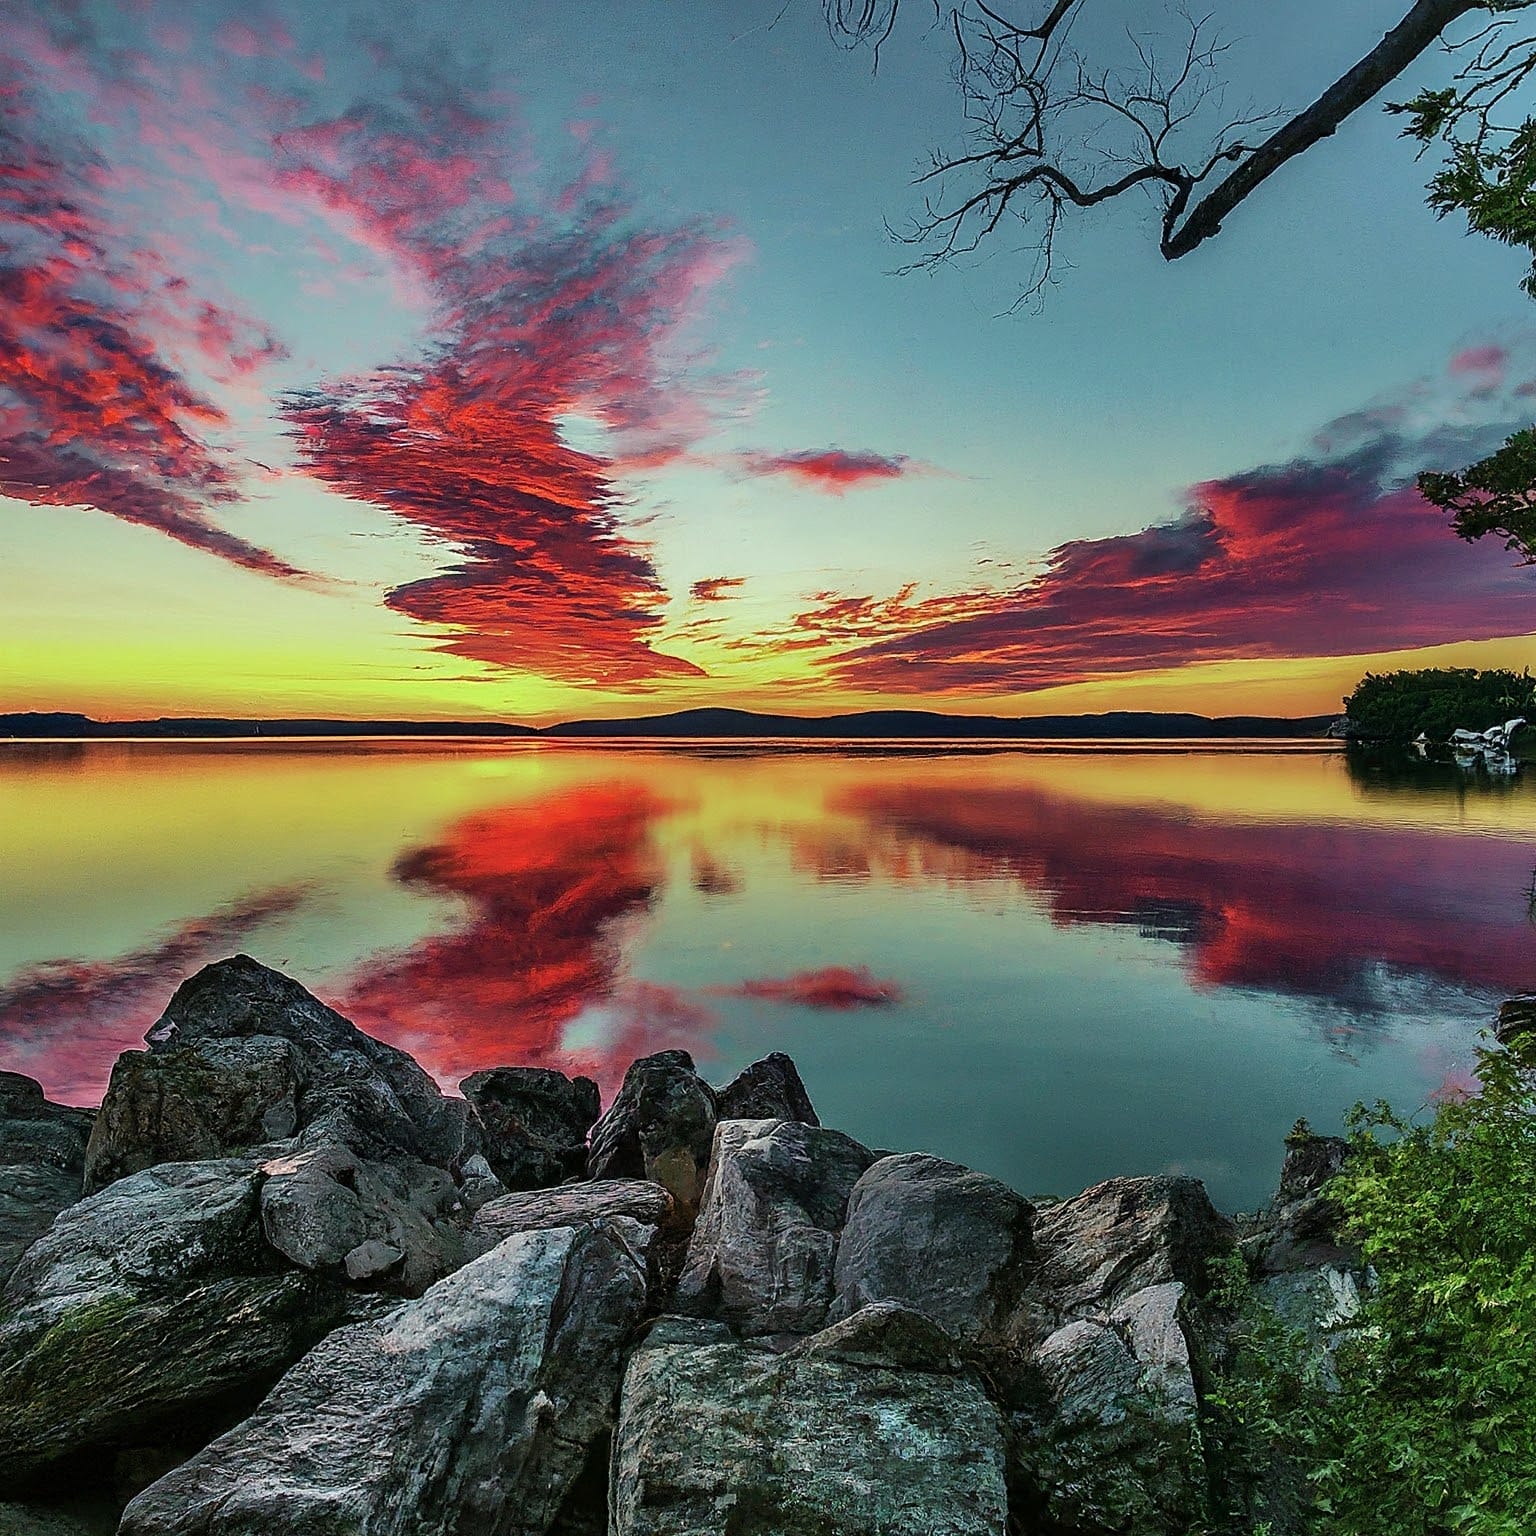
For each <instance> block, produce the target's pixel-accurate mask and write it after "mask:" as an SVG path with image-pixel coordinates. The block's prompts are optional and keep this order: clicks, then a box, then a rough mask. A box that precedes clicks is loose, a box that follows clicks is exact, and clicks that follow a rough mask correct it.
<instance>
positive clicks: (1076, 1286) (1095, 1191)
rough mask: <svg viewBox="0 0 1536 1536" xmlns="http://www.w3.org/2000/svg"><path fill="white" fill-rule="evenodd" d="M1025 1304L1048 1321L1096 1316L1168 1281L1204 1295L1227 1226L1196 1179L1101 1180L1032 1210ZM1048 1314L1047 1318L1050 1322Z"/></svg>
mask: <svg viewBox="0 0 1536 1536" xmlns="http://www.w3.org/2000/svg"><path fill="white" fill-rule="evenodd" d="M1034 1232H1035V1248H1036V1253H1037V1256H1038V1266H1037V1269H1036V1273H1035V1277H1034V1280H1033V1281H1032V1283H1031V1286H1030V1302H1031V1306H1032V1307H1033V1308H1034V1309H1035V1310H1036V1311H1037V1312H1038V1314H1040V1315H1041V1316H1043V1317H1044V1318H1045V1319H1046V1327H1047V1331H1049V1327H1050V1326H1054V1322H1061V1321H1065V1320H1067V1319H1069V1318H1074V1317H1085V1316H1091V1317H1096V1318H1102V1317H1103V1316H1105V1315H1106V1314H1108V1313H1110V1312H1112V1311H1113V1310H1114V1308H1115V1307H1116V1306H1117V1305H1118V1304H1119V1303H1120V1302H1121V1301H1123V1300H1124V1299H1125V1298H1126V1297H1127V1296H1129V1295H1131V1294H1132V1293H1133V1292H1136V1291H1140V1290H1145V1289H1146V1287H1148V1286H1149V1285H1161V1284H1163V1283H1165V1282H1167V1281H1170V1280H1178V1281H1181V1282H1183V1284H1184V1285H1185V1286H1187V1287H1188V1288H1189V1289H1190V1290H1191V1291H1193V1292H1195V1293H1197V1294H1203V1293H1204V1291H1205V1290H1206V1289H1207V1286H1208V1284H1209V1266H1210V1261H1211V1259H1212V1258H1214V1257H1215V1256H1216V1254H1218V1253H1221V1252H1224V1251H1226V1250H1227V1249H1229V1248H1230V1247H1231V1246H1232V1242H1233V1227H1232V1223H1231V1222H1230V1221H1228V1220H1227V1218H1226V1217H1225V1216H1223V1215H1221V1214H1220V1212H1218V1211H1217V1209H1216V1208H1215V1206H1213V1205H1212V1204H1211V1201H1210V1197H1209V1196H1208V1195H1207V1194H1206V1192H1205V1186H1204V1185H1203V1184H1202V1183H1201V1182H1200V1181H1199V1180H1198V1179H1190V1178H1183V1177H1175V1176H1171V1175H1167V1174H1159V1175H1156V1176H1154V1177H1151V1178H1141V1179H1107V1180H1106V1181H1105V1182H1104V1183H1102V1184H1095V1185H1094V1186H1093V1187H1092V1188H1091V1189H1085V1190H1084V1191H1083V1192H1082V1194H1080V1195H1076V1196H1074V1197H1073V1198H1072V1199H1070V1200H1063V1201H1060V1202H1059V1203H1058V1204H1056V1205H1047V1206H1042V1207H1040V1208H1039V1209H1037V1210H1036V1212H1035V1228H1034ZM1052 1319H1053V1320H1054V1322H1052V1321H1051V1320H1052Z"/></svg>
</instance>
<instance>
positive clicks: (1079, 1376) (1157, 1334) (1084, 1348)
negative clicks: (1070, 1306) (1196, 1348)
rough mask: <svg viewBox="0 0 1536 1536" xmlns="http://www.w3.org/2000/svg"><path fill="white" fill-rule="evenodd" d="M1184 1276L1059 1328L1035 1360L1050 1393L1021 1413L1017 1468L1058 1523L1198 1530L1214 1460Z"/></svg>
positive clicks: (1043, 1513)
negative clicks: (1204, 1433) (1206, 1438)
mask: <svg viewBox="0 0 1536 1536" xmlns="http://www.w3.org/2000/svg"><path fill="white" fill-rule="evenodd" d="M1184 1305H1185V1293H1184V1287H1183V1285H1182V1284H1180V1283H1179V1282H1177V1281H1171V1282H1168V1283H1165V1284H1160V1285H1154V1286H1149V1287H1147V1288H1146V1289H1145V1290H1141V1291H1137V1292H1134V1293H1133V1294H1132V1295H1130V1296H1128V1297H1126V1298H1125V1299H1124V1300H1123V1301H1122V1302H1121V1303H1120V1304H1119V1305H1118V1306H1117V1307H1115V1308H1114V1310H1113V1311H1112V1312H1111V1313H1110V1314H1109V1316H1108V1317H1106V1318H1104V1319H1103V1320H1101V1321H1093V1320H1089V1319H1087V1318H1079V1319H1076V1320H1075V1321H1073V1322H1070V1323H1067V1324H1065V1325H1064V1326H1063V1327H1061V1328H1059V1329H1057V1330H1056V1331H1055V1332H1054V1333H1052V1334H1051V1335H1050V1336H1049V1337H1048V1338H1047V1339H1046V1340H1045V1341H1044V1342H1043V1343H1042V1344H1041V1345H1040V1347H1039V1349H1038V1351H1037V1352H1036V1355H1035V1364H1036V1366H1037V1368H1038V1370H1039V1372H1040V1377H1041V1380H1042V1382H1043V1384H1044V1390H1045V1397H1044V1401H1043V1402H1042V1403H1041V1404H1040V1405H1039V1407H1038V1408H1037V1409H1036V1411H1035V1412H1034V1413H1032V1414H1025V1415H1022V1416H1021V1417H1020V1418H1019V1419H1017V1420H1016V1421H1015V1423H1014V1425H1013V1429H1014V1436H1013V1468H1012V1470H1013V1475H1014V1482H1015V1486H1016V1488H1021V1489H1027V1490H1028V1492H1027V1493H1025V1494H1022V1495H1021V1497H1020V1500H1019V1502H1021V1503H1024V1504H1026V1505H1030V1506H1033V1509H1034V1515H1035V1518H1036V1519H1037V1520H1038V1522H1039V1523H1040V1524H1042V1525H1043V1526H1045V1527H1046V1528H1048V1529H1052V1530H1056V1529H1062V1530H1088V1531H1117V1532H1124V1533H1126V1536H1186V1533H1187V1532H1189V1531H1191V1530H1196V1529H1202V1528H1203V1524H1202V1522H1203V1520H1204V1516H1205V1497H1206V1493H1205V1490H1206V1485H1207V1478H1206V1471H1205V1464H1204V1460H1203V1456H1202V1447H1201V1442H1200V1433H1199V1428H1198V1425H1197V1421H1196V1414H1197V1401H1196V1393H1195V1384H1194V1378H1193V1374H1192V1372H1191V1367H1190V1354H1189V1346H1188V1342H1187V1339H1186V1337H1185V1334H1184V1330H1183V1326H1182V1322H1181V1313H1182V1309H1183V1307H1184Z"/></svg>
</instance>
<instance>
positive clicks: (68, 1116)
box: [0, 1072, 93, 1284]
mask: <svg viewBox="0 0 1536 1536" xmlns="http://www.w3.org/2000/svg"><path fill="white" fill-rule="evenodd" d="M92 1119H93V1116H92V1113H91V1111H90V1110H86V1109H72V1108H70V1107H69V1106H68V1105H66V1104H51V1103H49V1101H48V1100H47V1099H46V1098H45V1097H44V1095H43V1089H42V1084H40V1083H37V1082H34V1081H33V1080H32V1079H31V1078H30V1077H23V1076H22V1075H21V1073H19V1072H0V1284H3V1283H4V1281H5V1277H6V1276H7V1275H9V1274H10V1272H11V1270H12V1269H14V1268H15V1267H16V1261H17V1260H18V1259H19V1258H20V1257H21V1256H22V1254H23V1253H24V1252H25V1251H26V1250H27V1248H28V1247H29V1246H30V1245H31V1243H32V1242H33V1240H34V1239H35V1238H37V1237H39V1236H41V1234H42V1233H44V1232H46V1231H47V1230H48V1227H49V1225H50V1224H51V1223H52V1221H53V1218H54V1217H55V1216H57V1215H58V1214H59V1212H60V1211H62V1210H63V1209H64V1207H65V1206H67V1205H72V1204H73V1203H74V1202H75V1201H76V1200H78V1199H79V1198H80V1186H81V1175H82V1171H83V1169H84V1166H85V1147H86V1142H87V1139H88V1138H89V1136H90V1134H91V1121H92Z"/></svg>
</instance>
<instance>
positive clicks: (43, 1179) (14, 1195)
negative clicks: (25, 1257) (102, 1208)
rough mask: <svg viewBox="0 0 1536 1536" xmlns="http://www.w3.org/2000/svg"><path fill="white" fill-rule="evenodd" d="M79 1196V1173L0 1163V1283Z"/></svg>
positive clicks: (0, 1283)
mask: <svg viewBox="0 0 1536 1536" xmlns="http://www.w3.org/2000/svg"><path fill="white" fill-rule="evenodd" d="M79 1198H80V1175H79V1174H78V1173H66V1172H64V1170H63V1169H62V1168H53V1167H49V1166H48V1165H47V1164H42V1165H35V1164H27V1163H20V1164H11V1165H9V1166H0V1285H4V1284H5V1280H6V1277H7V1276H8V1275H9V1274H10V1273H11V1271H12V1270H13V1269H15V1267H16V1263H17V1261H18V1260H19V1259H20V1258H21V1256H22V1254H24V1253H25V1252H26V1251H27V1249H28V1248H30V1247H31V1246H32V1244H33V1243H34V1242H35V1241H36V1240H37V1239H38V1238H39V1237H41V1236H42V1235H43V1233H44V1232H46V1231H47V1230H48V1228H49V1227H50V1226H52V1225H53V1218H54V1217H55V1216H57V1215H58V1214H59V1212H60V1211H62V1210H63V1209H64V1208H65V1207H66V1206H69V1205H73V1204H74V1203H75V1201H76V1200H78V1199H79Z"/></svg>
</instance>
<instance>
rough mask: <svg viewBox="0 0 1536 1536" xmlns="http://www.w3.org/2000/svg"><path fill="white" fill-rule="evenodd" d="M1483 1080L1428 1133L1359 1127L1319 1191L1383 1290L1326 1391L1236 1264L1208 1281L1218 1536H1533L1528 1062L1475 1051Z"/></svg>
mask: <svg viewBox="0 0 1536 1536" xmlns="http://www.w3.org/2000/svg"><path fill="white" fill-rule="evenodd" d="M1478 1076H1479V1079H1480V1081H1481V1091H1480V1092H1479V1093H1478V1094H1476V1095H1475V1096H1473V1097H1468V1098H1457V1099H1450V1100H1447V1101H1446V1102H1443V1103H1441V1104H1440V1105H1439V1106H1438V1107H1437V1108H1436V1109H1435V1110H1434V1111H1433V1113H1432V1114H1431V1115H1430V1116H1429V1117H1428V1118H1427V1119H1426V1118H1423V1117H1419V1116H1416V1117H1411V1118H1405V1117H1403V1116H1401V1115H1399V1114H1397V1113H1396V1112H1395V1111H1394V1110H1392V1109H1391V1108H1390V1107H1388V1106H1387V1105H1385V1104H1378V1105H1377V1106H1376V1107H1375V1108H1374V1109H1371V1110H1367V1109H1365V1108H1363V1107H1360V1106H1357V1108H1356V1109H1355V1111H1354V1113H1353V1114H1352V1116H1351V1124H1350V1140H1351V1143H1352V1149H1353V1150H1352V1156H1351V1158H1350V1160H1349V1163H1348V1165H1347V1166H1346V1168H1345V1171H1344V1172H1343V1173H1342V1174H1340V1175H1339V1177H1338V1178H1337V1179H1335V1180H1334V1181H1333V1182H1332V1183H1331V1184H1330V1185H1329V1188H1328V1191H1327V1193H1328V1194H1329V1196H1330V1197H1331V1198H1333V1199H1334V1200H1336V1201H1337V1202H1338V1204H1339V1206H1340V1207H1341V1209H1342V1210H1343V1212H1344V1234H1345V1235H1346V1236H1347V1237H1349V1238H1350V1239H1352V1240H1353V1241H1355V1242H1357V1243H1358V1244H1359V1245H1360V1249H1361V1253H1362V1256H1363V1259H1364V1262H1365V1263H1366V1264H1367V1265H1368V1266H1369V1268H1370V1270H1371V1272H1372V1273H1373V1274H1374V1285H1373V1286H1372V1287H1371V1288H1370V1290H1369V1292H1368V1295H1367V1299H1366V1303H1365V1307H1364V1309H1363V1311H1362V1313H1361V1314H1360V1318H1359V1326H1358V1327H1356V1328H1354V1329H1352V1330H1351V1331H1350V1334H1349V1336H1348V1342H1347V1343H1346V1344H1345V1345H1344V1346H1343V1347H1341V1348H1340V1349H1339V1350H1338V1351H1337V1352H1336V1353H1335V1354H1334V1356H1333V1370H1334V1373H1335V1380H1334V1381H1332V1382H1330V1381H1328V1380H1326V1379H1325V1376H1324V1374H1323V1373H1321V1372H1320V1371H1319V1369H1318V1356H1317V1352H1316V1349H1315V1347H1310V1346H1309V1345H1308V1342H1307V1341H1306V1340H1305V1339H1304V1338H1303V1337H1302V1336H1301V1335H1298V1334H1294V1333H1291V1332H1290V1331H1289V1330H1287V1329H1286V1328H1285V1327H1283V1326H1282V1325H1281V1324H1280V1323H1279V1321H1278V1319H1276V1318H1275V1317H1274V1316H1273V1314H1271V1313H1269V1312H1267V1310H1266V1309H1265V1308H1264V1306H1263V1305H1262V1304H1261V1303H1260V1302H1259V1301H1258V1300H1257V1297H1256V1295H1255V1293H1254V1292H1253V1290H1252V1289H1251V1288H1250V1287H1248V1286H1247V1285H1246V1274H1245V1272H1244V1271H1243V1270H1242V1267H1241V1265H1240V1264H1228V1265H1227V1266H1226V1267H1225V1268H1224V1269H1222V1271H1221V1272H1220V1273H1218V1274H1217V1275H1215V1276H1214V1277H1213V1278H1214V1279H1215V1280H1216V1282H1217V1283H1216V1285H1215V1286H1214V1287H1213V1291H1212V1299H1213V1301H1214V1302H1215V1303H1216V1304H1217V1305H1219V1306H1222V1307H1224V1308H1225V1309H1226V1310H1227V1312H1228V1315H1229V1317H1230V1319H1231V1326H1230V1330H1229V1340H1230V1356H1229V1360H1228V1366H1227V1370H1226V1372H1225V1375H1224V1379H1223V1381H1222V1384H1221V1386H1220V1387H1219V1389H1218V1390H1217V1392H1215V1393H1213V1394H1212V1396H1211V1401H1210V1402H1209V1403H1208V1404H1207V1413H1208V1422H1207V1423H1206V1424H1205V1425H1204V1426H1203V1430H1204V1433H1205V1436H1206V1444H1207V1447H1208V1452H1211V1453H1214V1457H1213V1460H1214V1461H1215V1462H1216V1465H1215V1466H1214V1467H1213V1470H1215V1471H1216V1472H1217V1474H1218V1477H1219V1478H1220V1480H1221V1481H1222V1483H1223V1484H1224V1488H1223V1490H1222V1492H1223V1493H1224V1499H1225V1503H1226V1509H1225V1510H1224V1511H1223V1513H1224V1514H1225V1516H1226V1519H1225V1522H1224V1523H1223V1524H1222V1525H1221V1527H1220V1528H1221V1529H1223V1530H1224V1531H1229V1532H1242V1533H1244V1536H1250V1533H1251V1536H1258V1533H1260V1532H1268V1531H1271V1530H1273V1531H1276V1532H1279V1531H1285V1532H1304V1533H1307V1536H1530V1533H1531V1532H1532V1531H1533V1530H1536V1046H1533V1045H1532V1044H1531V1043H1529V1042H1528V1043H1527V1044H1525V1045H1523V1046H1520V1047H1517V1048H1511V1049H1510V1050H1508V1051H1489V1052H1484V1053H1483V1054H1482V1056H1481V1057H1480V1062H1479V1070H1478ZM1234 1259H1235V1256H1234ZM1271 1522H1272V1523H1271Z"/></svg>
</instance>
